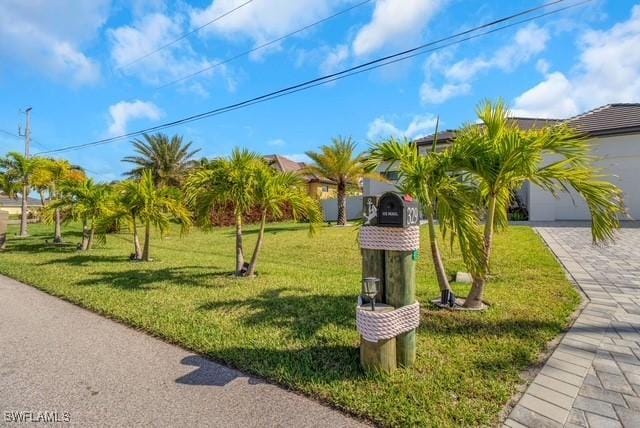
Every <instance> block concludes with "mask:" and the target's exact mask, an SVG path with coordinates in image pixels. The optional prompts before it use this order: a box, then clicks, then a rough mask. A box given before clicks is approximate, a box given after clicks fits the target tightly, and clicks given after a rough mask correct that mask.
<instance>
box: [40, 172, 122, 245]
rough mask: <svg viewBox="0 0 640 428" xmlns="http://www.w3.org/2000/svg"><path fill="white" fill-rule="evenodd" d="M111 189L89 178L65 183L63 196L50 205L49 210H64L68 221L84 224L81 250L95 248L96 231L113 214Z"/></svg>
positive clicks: (62, 190)
mask: <svg viewBox="0 0 640 428" xmlns="http://www.w3.org/2000/svg"><path fill="white" fill-rule="evenodd" d="M111 190H112V189H111V187H110V186H108V185H106V184H101V183H96V182H94V181H93V180H92V179H90V178H88V179H85V180H84V181H82V182H79V183H78V182H72V181H69V182H65V183H64V184H63V188H62V189H61V196H60V197H59V198H58V199H56V200H54V201H52V202H51V203H50V204H49V209H50V210H51V209H53V210H62V211H65V212H66V213H67V215H66V216H65V217H66V218H67V219H74V220H76V221H80V222H82V242H81V244H80V250H82V251H89V250H91V249H92V248H93V243H94V241H95V234H96V230H97V229H98V225H99V224H101V223H102V222H103V219H104V218H105V217H106V216H108V215H109V214H110V212H111V207H110V204H111V202H112V195H111Z"/></svg>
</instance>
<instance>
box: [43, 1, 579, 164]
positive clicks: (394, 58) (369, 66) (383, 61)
mask: <svg viewBox="0 0 640 428" xmlns="http://www.w3.org/2000/svg"><path fill="white" fill-rule="evenodd" d="M564 1H565V0H556V1H554V2H552V3H549V4H545V5H542V6H538V7H535V8H532V9H528V10H526V11H522V12H519V13H517V14H514V15H510V16H507V17H504V18H500V19H498V20H495V21H492V22H489V23H486V24H483V25H480V26H478V27H474V28H472V29H469V30H466V31H463V32H460V33H456V34H454V35H451V36H447V37H444V38H442V39H439V40H436V41H432V42H429V43H425V44H423V45H420V46H417V47H415V48H412V49H407V50H405V51H402V52H399V53H396V54H392V55H388V56H385V57H382V58H378V59H375V60H372V61H369V62H366V63H364V64H360V65H357V66H354V67H351V68H348V69H346V70H343V71H340V72H336V73H332V74H329V75H325V76H321V77H318V78H316V79H312V80H308V81H305V82H302V83H299V84H296V85H291V86H289V87H286V88H283V89H280V90H277V91H273V92H270V93H267V94H264V95H261V96H258V97H254V98H251V99H249V100H245V101H242V102H238V103H235V104H231V105H227V106H225V107H220V108H217V109H213V110H210V111H207V112H204V113H199V114H196V115H192V116H188V117H185V118H182V119H178V120H175V121H173V122H167V123H164V124H160V125H156V126H153V127H150V128H146V129H142V130H139V131H133V132H129V133H127V134H122V135H119V136H115V137H110V138H105V139H102V140H97V141H93V142H90V143H84V144H78V145H73V146H67V147H62V148H59V149H55V150H50V151H47V152H41V153H40V154H43V153H53V152H63V151H70V150H78V149H82V148H85V147H90V146H97V145H102V144H107V143H110V142H113V141H117V140H121V139H124V138H128V137H132V136H136V135H140V134H144V133H147V132H152V131H159V130H162V129H166V128H170V127H174V126H177V125H181V124H184V123H189V122H193V121H196V120H202V119H205V118H207V117H212V116H217V115H220V114H223V113H227V112H229V111H233V110H237V109H240V108H244V107H248V106H251V105H254V104H258V103H261V102H265V101H269V100H272V99H276V98H280V97H283V96H285V95H290V94H292V93H296V92H300V91H303V90H307V89H310V88H313V87H316V86H319V85H323V84H326V83H331V82H334V81H336V80H340V79H343V78H346V77H349V76H353V75H356V74H360V73H363V72H366V71H369V70H373V69H375V68H379V67H383V66H386V65H390V64H394V63H396V62H399V61H403V60H406V59H409V58H412V57H415V56H418V55H422V54H425V53H428V52H433V51H436V50H439V49H443V48H445V47H448V46H452V45H454V44H458V43H462V42H464V41H467V40H471V39H475V38H478V37H482V36H484V35H487V34H491V33H494V32H497V31H500V30H503V29H505V28H509V27H513V26H515V25H519V24H522V23H525V22H529V21H533V20H535V19H539V18H542V17H545V16H549V15H553V14H557V13H560V12H562V11H565V10H567V9H571V8H575V7H578V6H581V5H583V4H585V3H588V2H590V1H592V0H583V1H580V2H578V3H574V4H571V5H568V6H565V7H562V8H557V9H554V10H551V11H548V12H545V13H541V14H538V15H535V16H532V17H528V18H525V19H521V20H519V21H516V22H512V23H509V24H505V25H503V26H500V27H497V28H493V29H491V30H488V31H485V32H482V33H478V34H472V33H474V32H477V31H478V30H480V29H484V28H488V27H492V26H494V25H496V24H497V23H502V22H506V21H510V20H512V19H513V18H514V17H519V16H523V15H526V14H529V13H532V12H534V11H538V10H540V9H543V8H545V7H548V6H550V5H554V4H557V3H561V2H564ZM461 36H467V37H464V38H460V37H461ZM454 39H458V40H454ZM447 41H448V42H449V43H446V44H443V45H440V46H435V45H439V44H441V43H442V42H447ZM432 46H433V47H432ZM427 47H432V48H431V49H429V50H425V48H427Z"/></svg>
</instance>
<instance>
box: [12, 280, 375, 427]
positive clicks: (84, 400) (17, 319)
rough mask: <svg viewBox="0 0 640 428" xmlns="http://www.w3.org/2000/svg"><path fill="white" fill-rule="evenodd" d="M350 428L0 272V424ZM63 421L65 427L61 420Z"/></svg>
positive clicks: (345, 421) (280, 392) (302, 401)
mask: <svg viewBox="0 0 640 428" xmlns="http://www.w3.org/2000/svg"><path fill="white" fill-rule="evenodd" d="M20 417H22V418H32V419H40V420H42V419H43V418H57V419H58V420H60V421H63V423H56V424H55V425H56V426H92V427H97V426H111V427H113V426H224V427H254V426H255V427H272V426H277V427H321V426H322V427H324V426H326V427H352V426H362V424H361V423H360V422H358V421H356V420H354V419H351V418H349V417H347V416H345V415H343V414H342V413H340V412H337V411H335V410H333V409H330V408H328V407H325V406H323V405H321V404H319V403H317V402H315V401H313V400H310V399H308V398H305V397H302V396H300V395H298V394H295V393H292V392H290V391H286V390H284V389H282V388H279V387H277V386H274V385H271V384H268V383H266V382H264V381H263V380H260V379H257V378H254V377H251V376H247V375H245V374H243V373H241V372H238V371H236V370H232V369H229V368H227V367H224V366H221V365H219V364H216V363H213V362H211V361H209V360H206V359H204V358H202V357H200V356H198V355H195V354H193V353H191V352H188V351H186V350H184V349H182V348H179V347H177V346H173V345H169V344H167V343H164V342H162V341H160V340H158V339H155V338H153V337H150V336H148V335H146V334H144V333H141V332H138V331H135V330H133V329H131V328H128V327H126V326H123V325H121V324H118V323H116V322H113V321H111V320H108V319H106V318H103V317H100V316H98V315H96V314H94V313H92V312H89V311H86V310H84V309H81V308H79V307H77V306H74V305H72V304H70V303H67V302H64V301H62V300H60V299H57V298H55V297H52V296H49V295H47V294H45V293H43V292H40V291H38V290H36V289H34V288H32V287H29V286H26V285H24V284H21V283H19V282H16V281H13V280H11V279H8V278H5V277H3V276H0V425H11V426H19V425H22V424H16V423H14V422H13V421H15V419H16V418H20ZM65 420H68V421H69V422H68V423H64V421H65Z"/></svg>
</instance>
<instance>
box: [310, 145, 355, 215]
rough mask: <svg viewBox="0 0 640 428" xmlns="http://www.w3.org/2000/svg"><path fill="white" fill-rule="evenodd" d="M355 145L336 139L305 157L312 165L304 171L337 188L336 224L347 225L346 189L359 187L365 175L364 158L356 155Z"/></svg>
mask: <svg viewBox="0 0 640 428" xmlns="http://www.w3.org/2000/svg"><path fill="white" fill-rule="evenodd" d="M355 150H356V143H355V141H353V140H352V139H351V138H343V137H337V138H333V139H332V140H331V144H329V145H325V146H322V147H320V151H319V152H314V151H309V152H306V155H307V156H309V158H311V160H312V161H313V164H311V165H309V166H307V167H306V168H305V171H306V172H308V173H311V174H315V175H318V176H320V177H324V178H328V179H329V180H332V181H335V183H336V185H337V187H338V224H339V225H345V224H347V189H348V188H349V187H353V186H359V184H360V180H361V179H362V178H363V177H364V176H366V175H367V172H366V170H365V166H364V156H363V155H361V154H356V153H355Z"/></svg>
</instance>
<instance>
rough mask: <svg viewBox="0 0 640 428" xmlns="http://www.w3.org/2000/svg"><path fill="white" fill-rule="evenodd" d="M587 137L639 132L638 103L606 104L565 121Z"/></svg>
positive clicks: (639, 107)
mask: <svg viewBox="0 0 640 428" xmlns="http://www.w3.org/2000/svg"><path fill="white" fill-rule="evenodd" d="M565 123H567V124H568V125H570V126H573V127H574V128H576V129H577V130H579V131H582V132H584V133H586V134H588V135H592V136H598V135H614V134H625V133H629V132H640V103H628V104H623V103H617V104H607V105H605V106H602V107H598V108H596V109H593V110H590V111H588V112H586V113H583V114H579V115H577V116H574V117H570V118H569V119H567V120H566V121H565Z"/></svg>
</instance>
